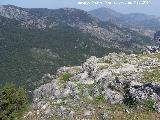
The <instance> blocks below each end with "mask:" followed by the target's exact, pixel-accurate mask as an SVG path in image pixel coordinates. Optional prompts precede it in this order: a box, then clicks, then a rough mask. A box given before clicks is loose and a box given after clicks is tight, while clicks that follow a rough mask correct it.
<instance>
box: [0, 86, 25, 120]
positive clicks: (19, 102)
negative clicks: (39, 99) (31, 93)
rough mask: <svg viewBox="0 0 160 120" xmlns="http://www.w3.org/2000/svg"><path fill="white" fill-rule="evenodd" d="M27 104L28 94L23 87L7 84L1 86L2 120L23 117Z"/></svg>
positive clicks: (0, 112) (0, 114)
mask: <svg viewBox="0 0 160 120" xmlns="http://www.w3.org/2000/svg"><path fill="white" fill-rule="evenodd" d="M26 106H27V96H26V95H25V91H24V90H23V89H22V88H16V86H14V85H5V86H3V87H1V88H0V120H14V119H18V118H19V117H21V115H22V113H23V111H24V110H25V108H26Z"/></svg>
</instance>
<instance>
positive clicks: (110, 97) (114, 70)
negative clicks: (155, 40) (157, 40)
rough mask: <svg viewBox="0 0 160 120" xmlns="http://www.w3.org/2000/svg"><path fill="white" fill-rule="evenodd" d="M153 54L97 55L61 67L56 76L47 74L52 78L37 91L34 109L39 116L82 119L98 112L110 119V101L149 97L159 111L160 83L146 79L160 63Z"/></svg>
mask: <svg viewBox="0 0 160 120" xmlns="http://www.w3.org/2000/svg"><path fill="white" fill-rule="evenodd" d="M153 55H154V54H146V55H134V54H131V55H126V54H124V53H121V54H116V53H112V54H109V55H108V56H105V57H103V58H96V57H94V56H93V57H91V58H89V59H87V60H86V62H84V63H83V64H82V66H74V67H62V68H60V69H59V70H57V75H56V77H53V76H52V75H49V74H48V75H46V76H48V78H50V79H52V81H51V82H50V83H47V84H44V85H42V86H40V87H39V88H37V89H36V90H34V92H33V108H34V110H35V112H36V113H38V119H39V120H45V119H48V118H50V117H57V119H58V118H63V119H66V118H68V119H79V118H92V117H93V116H94V115H98V116H97V117H98V118H102V117H105V119H110V114H109V111H108V112H107V113H106V110H105V108H107V106H105V105H106V104H110V105H117V104H120V105H124V104H131V102H136V103H137V102H138V103H142V102H143V101H145V100H153V101H155V104H154V106H153V108H154V109H155V110H156V111H158V112H159V104H158V101H159V100H160V94H159V93H160V83H158V82H154V81H153V82H147V80H148V79H145V81H143V79H144V74H145V72H146V71H148V70H150V71H151V72H152V71H153V70H154V69H156V68H157V67H159V66H160V59H159V58H157V57H156V55H157V54H155V56H153ZM148 81H149V80H148ZM97 109H100V110H98V111H99V112H96V111H97ZM80 116H81V117H80Z"/></svg>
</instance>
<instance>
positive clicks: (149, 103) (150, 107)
mask: <svg viewBox="0 0 160 120" xmlns="http://www.w3.org/2000/svg"><path fill="white" fill-rule="evenodd" d="M154 103H155V101H154V100H152V99H147V100H144V101H143V103H142V104H143V106H144V108H145V109H147V110H149V111H152V110H154V108H153V106H154Z"/></svg>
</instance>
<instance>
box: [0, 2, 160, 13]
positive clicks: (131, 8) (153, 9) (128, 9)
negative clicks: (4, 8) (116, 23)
mask: <svg viewBox="0 0 160 120" xmlns="http://www.w3.org/2000/svg"><path fill="white" fill-rule="evenodd" d="M133 1H136V2H138V4H137V3H136V4H135V2H134V4H133ZM144 1H146V2H145V3H144ZM95 2H99V3H97V4H95ZM109 2H111V3H112V4H109ZM114 2H115V3H116V4H113V3H114ZM128 2H130V3H131V2H132V4H128ZM147 2H148V4H147ZM86 3H87V4H86ZM123 3H127V4H126V5H123ZM141 3H144V4H143V5H142V4H141ZM8 4H10V5H16V6H19V7H24V8H49V9H57V8H64V7H70V8H78V9H83V10H86V11H89V10H93V9H96V8H100V7H107V8H111V9H113V10H116V11H118V12H121V13H145V14H149V15H157V16H160V7H159V6H160V0H0V5H8Z"/></svg>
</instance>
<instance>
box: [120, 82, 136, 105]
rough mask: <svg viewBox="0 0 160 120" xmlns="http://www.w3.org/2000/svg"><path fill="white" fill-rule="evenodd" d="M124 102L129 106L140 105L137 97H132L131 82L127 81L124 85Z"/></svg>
mask: <svg viewBox="0 0 160 120" xmlns="http://www.w3.org/2000/svg"><path fill="white" fill-rule="evenodd" d="M123 102H124V104H125V105H127V106H129V107H136V106H137V105H138V102H137V101H136V99H135V98H133V97H132V95H131V93H130V83H129V82H126V83H125V85H124V100H123Z"/></svg>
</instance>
